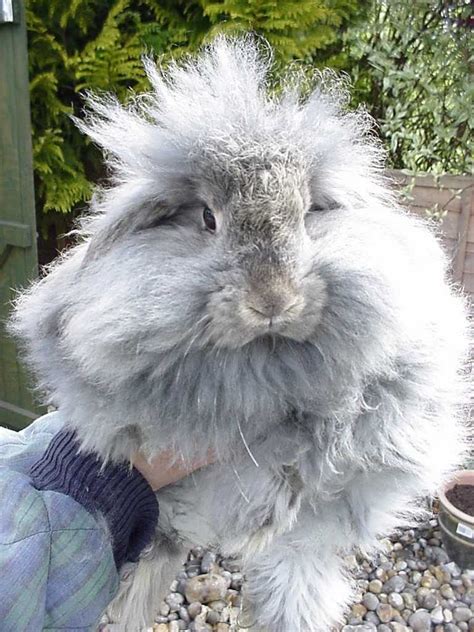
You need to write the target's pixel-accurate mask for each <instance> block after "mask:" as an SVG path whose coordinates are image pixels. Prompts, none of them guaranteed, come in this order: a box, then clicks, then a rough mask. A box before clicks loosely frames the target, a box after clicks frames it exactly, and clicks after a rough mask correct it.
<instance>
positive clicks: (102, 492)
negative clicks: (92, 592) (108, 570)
mask: <svg viewBox="0 0 474 632" xmlns="http://www.w3.org/2000/svg"><path fill="white" fill-rule="evenodd" d="M30 475H31V478H32V481H33V484H34V486H35V487H36V489H44V490H52V491H55V492H60V493H62V494H67V495H68V496H71V498H74V500H76V501H77V502H78V503H80V504H81V505H82V506H83V507H84V508H85V509H87V511H89V512H91V513H93V514H97V513H100V514H102V515H103V516H104V517H105V519H106V522H107V524H108V527H109V530H110V534H111V537H112V546H113V551H114V558H115V563H116V565H117V568H119V567H120V566H121V565H122V564H123V563H124V562H134V561H136V560H137V559H138V556H139V555H140V552H141V551H142V550H143V548H144V547H145V546H147V545H148V544H150V542H151V541H152V538H153V535H154V533H155V528H156V524H157V522H158V501H157V500H156V496H155V494H154V492H153V490H152V489H151V487H150V485H149V484H148V482H147V481H146V480H145V479H144V478H143V476H142V475H141V474H140V472H139V471H138V470H136V469H135V468H130V467H128V466H127V465H126V464H115V463H107V464H105V465H104V463H103V462H102V461H101V460H100V459H99V458H98V457H97V456H96V455H95V454H91V453H82V452H79V443H78V442H77V440H76V438H75V434H74V433H73V432H69V431H66V430H62V431H61V432H59V433H58V434H56V435H55V436H54V437H53V439H52V440H51V443H50V444H49V446H48V448H47V449H46V451H45V453H44V455H43V456H42V457H41V459H39V461H37V462H36V463H35V464H34V465H33V466H32V467H31V470H30Z"/></svg>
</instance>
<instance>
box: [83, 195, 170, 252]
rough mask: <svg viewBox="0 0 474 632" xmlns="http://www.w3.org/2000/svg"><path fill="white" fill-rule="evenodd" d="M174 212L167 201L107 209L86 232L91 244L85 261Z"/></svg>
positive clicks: (155, 224)
mask: <svg viewBox="0 0 474 632" xmlns="http://www.w3.org/2000/svg"><path fill="white" fill-rule="evenodd" d="M171 214H172V212H171V210H170V207H169V205H168V204H167V203H165V202H163V201H161V202H159V201H153V202H152V201H148V202H147V203H143V204H141V205H140V206H138V207H137V206H136V205H133V207H132V209H130V208H122V209H121V212H118V211H115V212H114V211H109V212H107V211H105V212H102V213H101V214H100V215H99V216H98V217H93V218H92V220H91V222H90V223H89V226H88V229H87V228H86V232H87V233H88V234H89V235H90V237H89V246H88V248H87V251H86V254H85V256H84V260H83V263H85V264H86V263H87V262H89V261H92V260H94V259H97V257H98V256H100V254H103V253H104V252H108V251H109V250H110V249H111V248H112V247H113V246H114V244H116V243H117V242H118V241H120V240H122V239H123V238H124V237H125V236H126V235H130V234H131V233H134V232H137V231H139V230H142V229H145V228H148V227H152V226H157V225H158V224H159V223H161V222H163V221H165V220H166V219H167V218H169V217H170V215H171Z"/></svg>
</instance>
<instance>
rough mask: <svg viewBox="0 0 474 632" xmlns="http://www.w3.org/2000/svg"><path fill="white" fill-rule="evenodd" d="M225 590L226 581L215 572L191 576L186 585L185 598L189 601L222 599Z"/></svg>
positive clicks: (202, 601)
mask: <svg viewBox="0 0 474 632" xmlns="http://www.w3.org/2000/svg"><path fill="white" fill-rule="evenodd" d="M226 591H227V585H226V581H225V579H224V578H223V577H221V576H220V575H218V574H217V573H211V574H209V575H198V576H197V577H191V579H190V580H189V581H188V584H187V586H186V599H187V600H188V601H189V602H190V603H191V602H193V601H199V602H200V603H208V602H209V601H217V600H218V599H224V598H225V595H226Z"/></svg>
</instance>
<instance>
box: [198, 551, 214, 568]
mask: <svg viewBox="0 0 474 632" xmlns="http://www.w3.org/2000/svg"><path fill="white" fill-rule="evenodd" d="M215 563H216V554H215V553H212V551H206V552H205V553H204V555H203V556H202V559H201V573H210V572H211V570H213V568H214V566H215Z"/></svg>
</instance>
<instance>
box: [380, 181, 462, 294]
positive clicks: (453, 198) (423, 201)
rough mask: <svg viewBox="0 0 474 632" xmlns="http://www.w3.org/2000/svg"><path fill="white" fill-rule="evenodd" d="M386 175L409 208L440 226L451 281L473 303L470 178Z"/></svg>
mask: <svg viewBox="0 0 474 632" xmlns="http://www.w3.org/2000/svg"><path fill="white" fill-rule="evenodd" d="M390 175H391V176H392V178H393V179H394V181H395V182H396V184H397V185H398V186H399V187H400V188H401V190H402V191H403V193H404V196H405V197H406V201H407V203H408V206H409V208H410V209H411V210H412V211H413V212H414V213H417V214H418V215H422V216H424V217H426V216H427V215H431V216H432V217H433V218H434V219H436V220H437V221H439V222H440V229H441V234H442V240H443V243H444V245H445V247H446V250H447V252H448V253H449V256H450V258H451V268H452V277H453V279H454V281H456V282H458V283H461V284H462V285H463V287H464V289H465V291H466V292H467V293H468V294H469V295H470V296H471V297H472V299H473V302H474V178H473V177H471V176H451V175H443V176H440V177H439V178H436V177H434V176H430V175H423V176H416V177H414V176H410V175H406V174H404V173H402V172H401V171H392V172H390Z"/></svg>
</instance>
